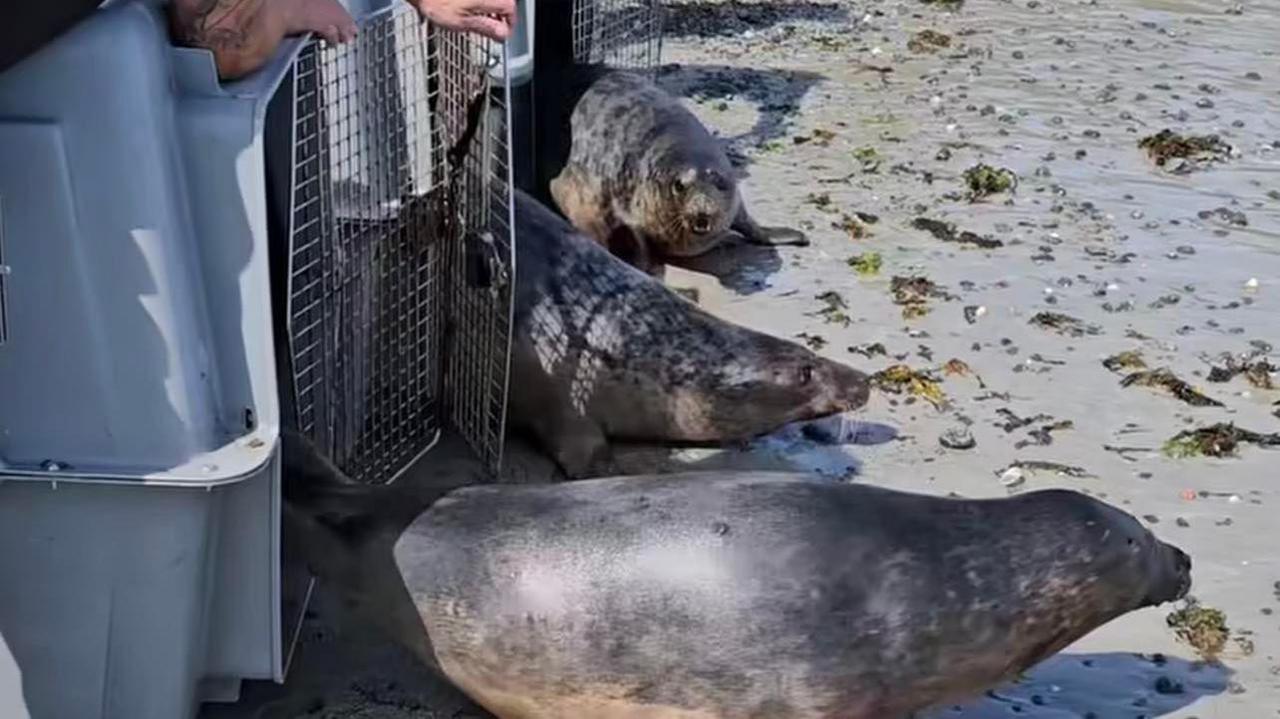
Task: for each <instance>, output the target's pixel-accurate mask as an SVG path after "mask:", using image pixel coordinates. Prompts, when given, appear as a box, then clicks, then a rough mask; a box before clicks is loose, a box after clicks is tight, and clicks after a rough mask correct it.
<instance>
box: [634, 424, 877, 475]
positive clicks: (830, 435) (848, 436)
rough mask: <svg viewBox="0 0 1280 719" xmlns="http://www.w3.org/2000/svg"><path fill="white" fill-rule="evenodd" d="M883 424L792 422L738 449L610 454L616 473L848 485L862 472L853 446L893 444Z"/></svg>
mask: <svg viewBox="0 0 1280 719" xmlns="http://www.w3.org/2000/svg"><path fill="white" fill-rule="evenodd" d="M897 438H898V430H897V429H896V428H894V427H891V426H889V425H887V424H881V423H879V422H870V421H865V420H858V419H853V418H851V417H849V416H847V415H833V416H831V417H824V418H822V419H817V420H809V421H805V422H795V423H792V424H789V425H786V426H785V427H782V428H780V429H778V430H777V431H775V432H772V433H770V434H767V435H765V436H763V437H758V438H756V439H754V440H752V441H750V442H746V443H742V444H738V445H721V446H685V447H680V446H674V445H663V446H654V445H639V444H619V445H615V446H614V449H613V454H614V463H615V465H616V467H617V470H618V473H619V474H627V475H631V474H648V473H662V474H666V473H677V472H700V471H721V470H728V471H739V472H747V471H770V472H802V473H805V474H810V475H814V479H815V480H819V481H820V480H822V479H826V480H833V479H834V480H849V479H853V478H854V477H857V476H858V475H860V474H861V473H862V467H863V462H862V460H861V459H860V458H859V457H858V456H857V454H856V453H855V451H854V450H853V449H852V448H853V447H858V446H874V445H878V444H885V443H887V442H892V441H894V440H896V439H897Z"/></svg>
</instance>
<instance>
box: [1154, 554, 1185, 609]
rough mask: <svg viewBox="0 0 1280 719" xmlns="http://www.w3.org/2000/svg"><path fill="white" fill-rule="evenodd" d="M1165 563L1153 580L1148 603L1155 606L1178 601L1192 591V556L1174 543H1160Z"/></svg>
mask: <svg viewBox="0 0 1280 719" xmlns="http://www.w3.org/2000/svg"><path fill="white" fill-rule="evenodd" d="M1160 550H1161V554H1162V555H1163V559H1164V562H1163V564H1164V565H1165V566H1164V567H1163V569H1164V571H1162V572H1160V573H1159V574H1158V575H1157V577H1156V580H1155V581H1154V582H1153V584H1152V587H1151V590H1150V592H1149V593H1148V596H1147V604H1148V605H1151V606H1154V605H1158V604H1164V603H1165V602H1176V601H1178V600H1179V599H1182V598H1184V597H1186V596H1187V593H1188V592H1190V591H1191V557H1190V556H1188V555H1187V553H1186V552H1184V551H1182V550H1181V549H1179V548H1177V547H1175V546H1173V545H1172V544H1165V543H1163V542H1161V543H1160Z"/></svg>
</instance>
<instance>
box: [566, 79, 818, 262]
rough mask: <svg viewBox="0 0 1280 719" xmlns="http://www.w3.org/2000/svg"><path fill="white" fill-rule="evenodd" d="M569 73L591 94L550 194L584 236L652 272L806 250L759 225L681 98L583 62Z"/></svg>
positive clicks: (716, 147)
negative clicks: (714, 256)
mask: <svg viewBox="0 0 1280 719" xmlns="http://www.w3.org/2000/svg"><path fill="white" fill-rule="evenodd" d="M562 74H563V75H564V76H565V77H570V76H571V74H573V75H572V79H570V80H566V81H565V82H566V83H568V84H570V85H583V84H586V89H585V91H583V92H582V93H581V95H580V97H579V98H578V99H577V102H576V104H575V105H574V106H573V111H572V113H571V115H570V118H569V134H570V147H569V152H568V158H567V160H566V161H565V164H564V167H563V169H562V170H561V171H560V172H559V174H558V175H557V176H556V177H555V178H554V179H552V180H551V181H550V194H551V196H552V197H553V198H554V201H555V204H556V206H557V207H559V209H560V211H561V212H562V213H564V215H565V216H566V217H567V218H568V219H569V220H570V221H571V222H572V223H573V224H574V225H575V226H576V227H577V228H578V229H579V230H581V231H582V232H584V233H586V234H587V235H589V236H590V237H592V238H593V239H595V240H596V241H597V242H600V243H601V244H603V245H605V246H607V247H609V248H610V250H611V251H613V252H614V253H615V254H617V255H619V256H620V257H623V258H624V259H626V260H627V261H628V262H630V263H631V264H634V265H635V266H637V267H640V268H641V269H643V270H645V271H648V272H651V273H654V274H662V269H663V266H664V264H665V263H666V262H667V260H671V259H678V258H689V257H694V256H698V255H701V254H704V253H706V252H708V251H709V250H711V249H713V248H714V247H716V246H718V245H720V244H722V243H725V242H728V241H737V240H745V241H747V242H750V243H754V244H760V245H787V244H790V245H807V244H808V239H807V238H806V236H805V234H804V233H803V232H801V231H799V230H796V229H791V228H783V227H763V226H761V225H760V224H759V223H757V222H756V221H755V219H753V218H752V216H751V214H750V212H748V210H747V208H746V205H745V203H744V202H743V200H742V195H741V192H740V191H739V189H738V184H737V177H736V174H735V171H734V168H733V166H732V165H731V164H730V163H729V158H728V157H726V155H725V153H724V150H723V149H722V148H721V146H720V144H719V141H718V140H717V139H716V138H715V137H713V136H712V134H711V133H710V132H709V131H708V130H707V128H706V127H705V126H703V124H702V122H700V121H699V120H698V118H697V117H696V116H695V115H694V114H693V113H692V112H690V111H689V110H688V109H687V108H685V107H684V106H683V105H682V104H680V102H679V100H677V99H676V98H674V97H672V96H671V95H669V94H668V93H666V92H665V91H663V90H662V89H661V88H659V87H658V86H657V85H655V84H653V83H652V82H650V81H649V80H648V79H646V78H645V77H643V76H641V75H639V74H636V73H633V72H628V71H625V70H614V69H608V68H603V67H599V66H593V65H577V66H574V67H572V68H570V69H569V70H566V71H564V72H563V73H562ZM584 77H585V78H587V80H589V84H588V83H587V81H584V79H583V78H584Z"/></svg>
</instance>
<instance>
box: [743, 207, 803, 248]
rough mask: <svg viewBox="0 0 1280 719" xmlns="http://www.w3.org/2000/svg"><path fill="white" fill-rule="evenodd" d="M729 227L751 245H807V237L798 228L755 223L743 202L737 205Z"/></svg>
mask: <svg viewBox="0 0 1280 719" xmlns="http://www.w3.org/2000/svg"><path fill="white" fill-rule="evenodd" d="M729 229H731V230H733V231H734V232H736V233H738V234H739V235H741V237H742V239H744V240H746V241H747V242H750V243H751V244H753V245H770V246H777V245H791V246H794V247H808V246H809V237H808V236H807V235H805V233H803V232H801V231H800V230H797V229H793V228H790V227H764V226H762V225H760V224H759V223H757V222H756V221H755V219H754V218H752V217H751V213H750V212H748V211H747V205H746V203H745V202H743V203H740V204H739V205H738V214H737V215H736V216H735V217H734V218H733V223H732V224H730V225H729Z"/></svg>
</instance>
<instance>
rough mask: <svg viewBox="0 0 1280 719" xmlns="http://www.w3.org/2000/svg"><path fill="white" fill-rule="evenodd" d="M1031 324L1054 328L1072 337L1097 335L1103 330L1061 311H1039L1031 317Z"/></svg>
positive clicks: (1043, 327)
mask: <svg viewBox="0 0 1280 719" xmlns="http://www.w3.org/2000/svg"><path fill="white" fill-rule="evenodd" d="M1031 324H1033V325H1035V326H1036V327H1039V328H1041V329H1046V330H1052V331H1054V332H1057V333H1058V334H1062V335H1070V336H1072V337H1083V336H1085V335H1096V334H1099V333H1101V332H1102V330H1101V329H1099V328H1098V327H1097V326H1096V325H1090V324H1085V323H1084V322H1082V321H1080V320H1078V319H1076V318H1075V317H1072V316H1071V315H1064V314H1062V313H1061V312H1037V313H1036V314H1035V315H1034V316H1033V317H1032V318H1031Z"/></svg>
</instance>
